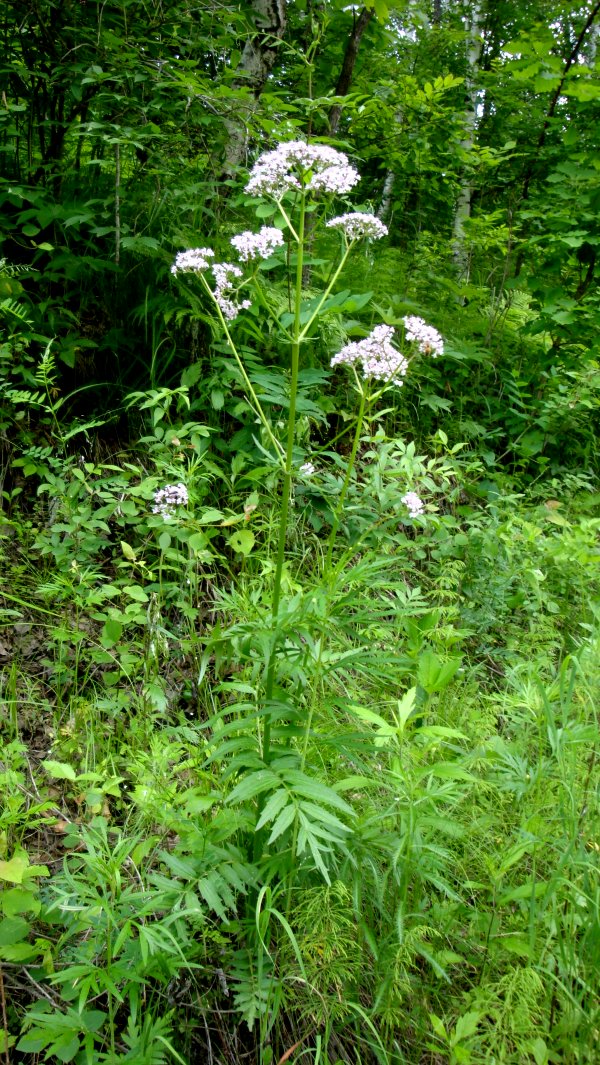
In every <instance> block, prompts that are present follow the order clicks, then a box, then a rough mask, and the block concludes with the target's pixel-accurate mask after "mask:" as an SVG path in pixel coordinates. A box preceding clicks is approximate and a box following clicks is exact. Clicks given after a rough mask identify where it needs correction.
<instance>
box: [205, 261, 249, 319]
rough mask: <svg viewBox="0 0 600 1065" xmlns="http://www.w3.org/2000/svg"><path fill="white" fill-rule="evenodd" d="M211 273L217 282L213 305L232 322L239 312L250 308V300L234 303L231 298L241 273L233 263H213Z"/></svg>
mask: <svg viewBox="0 0 600 1065" xmlns="http://www.w3.org/2000/svg"><path fill="white" fill-rule="evenodd" d="M212 272H213V274H214V275H215V281H216V282H217V283H216V285H215V291H214V293H213V295H214V300H215V303H216V304H217V305H218V306H219V307H220V308H221V311H222V313H223V317H224V318H227V319H228V321H230V322H232V321H233V320H234V318H237V316H238V314H239V313H240V311H245V310H246V309H247V308H248V307H250V306H251V301H250V300H242V301H241V303H235V302H234V300H233V299H232V298H231V297H232V296H233V295H234V293H235V287H236V286H235V282H236V280H239V278H241V277H242V271H241V270H240V268H239V266H235V265H234V264H233V263H215V265H214V266H213V268H212Z"/></svg>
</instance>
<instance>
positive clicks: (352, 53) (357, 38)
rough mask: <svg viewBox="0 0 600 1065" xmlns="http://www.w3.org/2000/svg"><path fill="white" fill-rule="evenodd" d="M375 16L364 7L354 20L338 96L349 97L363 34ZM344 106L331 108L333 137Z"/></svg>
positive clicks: (330, 125) (330, 128)
mask: <svg viewBox="0 0 600 1065" xmlns="http://www.w3.org/2000/svg"><path fill="white" fill-rule="evenodd" d="M374 14H375V8H374V7H371V8H366V7H363V9H362V11H361V13H360V15H359V16H358V18H357V19H356V18H355V20H354V27H353V29H352V33H351V34H350V37H349V40H348V44H347V45H346V51H345V53H344V60H343V62H342V69H341V71H340V76H339V78H338V81H337V85H336V87H335V95H336V96H347V94H348V90H349V88H350V85H351V83H352V75H353V74H354V67H355V65H356V57H357V56H358V49H359V48H360V42H361V40H362V36H363V33H364V32H365V30H366V28H367V26H368V25H369V22H370V21H371V19H372V18H373V15H374ZM342 106H343V105H342V104H335V105H334V107H332V108H331V112H330V115H329V132H330V134H331V136H332V137H335V135H336V133H337V131H338V127H339V124H340V118H341V117H342Z"/></svg>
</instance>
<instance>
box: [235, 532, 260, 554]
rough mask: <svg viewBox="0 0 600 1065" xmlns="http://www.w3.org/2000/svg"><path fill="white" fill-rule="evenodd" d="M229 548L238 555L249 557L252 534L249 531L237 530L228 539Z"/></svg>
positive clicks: (252, 540) (252, 541) (252, 542)
mask: <svg viewBox="0 0 600 1065" xmlns="http://www.w3.org/2000/svg"><path fill="white" fill-rule="evenodd" d="M229 546H230V547H232V548H233V550H234V551H236V552H237V553H238V554H240V555H249V554H250V552H251V550H252V548H253V547H254V533H253V532H252V531H251V530H250V529H237V530H236V532H234V533H232V534H231V536H230V537H229Z"/></svg>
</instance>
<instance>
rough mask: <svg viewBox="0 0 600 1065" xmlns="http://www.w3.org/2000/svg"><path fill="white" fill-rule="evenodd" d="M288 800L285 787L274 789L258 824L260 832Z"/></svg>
mask: <svg viewBox="0 0 600 1065" xmlns="http://www.w3.org/2000/svg"><path fill="white" fill-rule="evenodd" d="M288 801H289V797H288V793H287V791H286V790H285V788H279V789H278V791H274V792H273V794H272V795H271V796H270V797H269V799H268V800H267V802H266V803H265V806H264V809H263V812H262V814H261V816H260V818H259V820H258V822H257V824H256V831H257V832H259V831H260V829H261V828H264V826H265V825H268V823H269V821H273V820H274V819H275V818H276V817H277V815H278V814H279V813H280V812H281V810H283V808H284V806H286V805H287V803H288Z"/></svg>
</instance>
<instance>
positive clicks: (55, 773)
mask: <svg viewBox="0 0 600 1065" xmlns="http://www.w3.org/2000/svg"><path fill="white" fill-rule="evenodd" d="M42 765H43V767H44V769H45V770H46V772H47V774H48V776H50V777H52V778H53V779H54V780H76V779H77V773H76V772H75V770H74V769H73V766H72V765H67V763H66V762H53V761H52V760H51V759H50V760H48V761H45V762H42Z"/></svg>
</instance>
